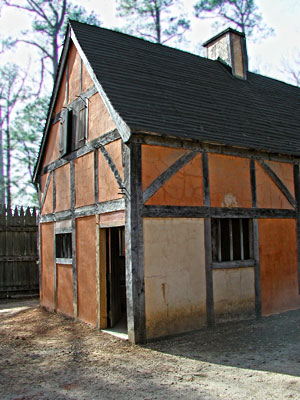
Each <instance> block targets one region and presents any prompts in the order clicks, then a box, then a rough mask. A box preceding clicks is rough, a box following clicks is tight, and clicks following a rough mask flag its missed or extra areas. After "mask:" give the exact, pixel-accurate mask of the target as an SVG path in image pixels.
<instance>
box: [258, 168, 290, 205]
mask: <svg viewBox="0 0 300 400" xmlns="http://www.w3.org/2000/svg"><path fill="white" fill-rule="evenodd" d="M278 164H279V163H278ZM270 166H271V165H270ZM255 169H256V192H257V206H258V207H261V208H284V209H285V208H287V209H292V208H293V206H292V205H291V204H290V202H289V201H288V200H287V198H286V197H285V196H284V194H283V193H282V192H281V191H280V189H279V188H278V187H277V186H276V184H275V183H274V182H273V180H272V179H271V178H270V176H269V175H268V174H267V172H265V170H264V169H263V168H262V167H261V166H260V165H259V164H258V163H257V162H255ZM279 169H280V170H281V172H282V173H284V172H286V176H287V177H288V176H289V173H288V168H287V169H285V168H284V167H283V168H280V166H277V170H279ZM274 172H275V169H274ZM287 182H289V179H288V180H287ZM289 185H290V184H289ZM292 193H294V191H292Z"/></svg>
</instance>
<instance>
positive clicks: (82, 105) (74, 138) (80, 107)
mask: <svg viewBox="0 0 300 400" xmlns="http://www.w3.org/2000/svg"><path fill="white" fill-rule="evenodd" d="M88 104H89V100H88V98H87V97H82V96H78V98H77V99H76V100H74V101H73V102H72V103H71V104H69V105H68V106H67V107H64V108H63V109H62V110H61V115H60V140H59V156H60V158H63V157H65V156H67V155H68V154H70V153H72V152H73V151H76V150H78V149H80V148H81V147H83V146H84V145H85V144H86V142H87V136H88V116H89V112H88V108H89V107H88ZM80 120H82V121H83V122H82V123H80ZM78 121H79V122H78ZM80 127H81V130H80Z"/></svg>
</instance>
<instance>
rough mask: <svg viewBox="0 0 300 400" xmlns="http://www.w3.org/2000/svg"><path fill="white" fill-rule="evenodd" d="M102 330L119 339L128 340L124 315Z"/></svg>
mask: <svg viewBox="0 0 300 400" xmlns="http://www.w3.org/2000/svg"><path fill="white" fill-rule="evenodd" d="M102 332H106V333H109V334H110V335H113V336H116V337H118V338H119V339H123V340H128V331H127V320H126V316H123V317H122V319H120V321H119V322H118V323H117V324H116V325H115V326H114V327H113V328H107V329H102Z"/></svg>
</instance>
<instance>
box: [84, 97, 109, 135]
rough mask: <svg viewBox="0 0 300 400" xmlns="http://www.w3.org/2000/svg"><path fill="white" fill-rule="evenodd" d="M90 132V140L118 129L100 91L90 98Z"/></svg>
mask: <svg viewBox="0 0 300 400" xmlns="http://www.w3.org/2000/svg"><path fill="white" fill-rule="evenodd" d="M88 114H89V115H88V118H89V124H88V126H89V133H88V140H89V141H90V140H93V139H96V138H97V137H99V136H101V135H103V134H104V133H107V132H110V131H112V130H114V129H116V125H115V123H114V122H113V120H112V118H111V116H110V114H109V112H108V110H107V108H106V106H105V104H104V103H103V101H102V99H101V97H100V95H99V93H96V94H94V95H93V96H92V97H90V99H89V112H88Z"/></svg>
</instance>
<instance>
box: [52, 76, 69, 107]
mask: <svg viewBox="0 0 300 400" xmlns="http://www.w3.org/2000/svg"><path fill="white" fill-rule="evenodd" d="M66 104H67V102H66V70H64V74H63V77H62V80H61V84H60V88H59V92H58V96H57V99H56V103H55V107H54V113H55V114H57V113H59V112H60V110H61V109H62V108H63V107H65V106H66Z"/></svg>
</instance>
